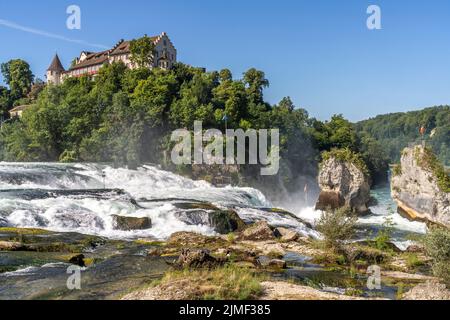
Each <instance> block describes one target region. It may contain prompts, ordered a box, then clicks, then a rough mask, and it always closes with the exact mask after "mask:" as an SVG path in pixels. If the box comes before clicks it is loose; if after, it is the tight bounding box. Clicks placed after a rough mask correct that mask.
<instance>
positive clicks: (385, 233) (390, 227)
mask: <svg viewBox="0 0 450 320" xmlns="http://www.w3.org/2000/svg"><path fill="white" fill-rule="evenodd" d="M393 232H394V223H393V221H392V218H389V217H388V218H386V219H385V221H384V223H383V226H382V228H381V229H380V230H379V231H378V234H377V236H376V237H375V238H374V239H373V240H374V241H375V247H376V248H377V249H378V250H390V249H391V246H390V242H391V241H392V233H393Z"/></svg>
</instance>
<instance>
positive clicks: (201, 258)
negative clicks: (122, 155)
mask: <svg viewBox="0 0 450 320" xmlns="http://www.w3.org/2000/svg"><path fill="white" fill-rule="evenodd" d="M0 244H1V246H0V265H1V270H0V272H1V273H0V277H1V278H2V281H1V283H2V284H1V285H0V298H1V299H16V298H17V299H119V298H123V299H208V298H214V297H215V298H224V299H333V300H335V299H336V300H341V299H379V298H384V299H386V298H388V299H396V298H401V297H402V295H403V294H404V293H405V292H406V291H408V290H409V289H411V288H413V287H414V286H415V285H417V284H420V283H425V282H426V281H429V280H430V279H434V278H432V277H431V274H430V270H429V267H428V266H427V260H426V257H424V256H422V255H421V254H419V255H418V257H419V258H418V259H419V260H420V261H421V262H422V264H421V267H420V268H416V267H413V266H412V265H411V264H410V263H408V259H409V256H408V254H409V253H402V252H395V251H390V252H382V251H380V250H377V249H376V248H374V247H372V246H370V244H352V245H348V246H346V247H345V250H343V251H342V252H340V253H335V252H331V251H329V250H328V249H327V248H324V247H323V246H322V245H321V243H320V241H317V240H313V239H311V238H308V237H304V236H301V235H300V234H295V232H294V234H293V233H292V232H288V230H283V229H279V228H273V227H271V226H270V225H268V224H267V223H264V222H262V223H256V224H254V225H251V226H249V227H247V228H246V229H244V230H242V231H237V232H236V233H233V234H229V235H222V236H213V237H208V236H203V235H200V234H196V233H189V232H179V233H175V234H173V235H172V236H171V237H170V238H169V239H168V240H167V241H164V242H157V241H154V240H152V239H140V240H134V241H122V240H120V241H119V240H109V239H106V238H102V237H93V236H86V235H82V234H77V233H55V232H49V231H45V230H38V229H14V228H1V229H0ZM375 261H378V262H379V265H380V267H381V268H382V270H383V271H384V272H385V273H384V274H383V275H382V289H381V290H378V291H377V290H376V291H370V290H368V289H367V287H366V281H367V276H368V274H367V267H368V266H369V265H371V264H373V263H374V262H375ZM70 265H78V266H80V267H82V272H81V290H69V289H67V287H66V281H67V277H68V275H67V272H66V270H67V268H68V267H69V266H70ZM389 272H390V274H389ZM227 279H229V280H227ZM434 281H436V280H434ZM31 282H32V283H33V286H32V287H30V286H29V285H27V284H28V283H31ZM417 292H423V289H421V290H419V291H417V290H416V291H415V293H414V294H415V296H417V294H418V293H417Z"/></svg>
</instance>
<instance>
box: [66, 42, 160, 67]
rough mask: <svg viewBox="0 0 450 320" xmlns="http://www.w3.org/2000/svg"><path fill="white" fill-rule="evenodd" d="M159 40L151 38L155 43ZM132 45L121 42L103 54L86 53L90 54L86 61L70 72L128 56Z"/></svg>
mask: <svg viewBox="0 0 450 320" xmlns="http://www.w3.org/2000/svg"><path fill="white" fill-rule="evenodd" d="M158 38H159V36H155V37H150V39H151V40H152V41H153V42H155V41H157V40H158ZM130 43H131V41H124V40H121V41H119V43H118V44H116V45H115V46H114V48H112V49H109V50H106V51H102V52H94V53H88V52H85V53H86V54H88V55H87V57H86V59H85V60H84V61H82V62H80V63H78V64H76V65H75V66H73V67H71V68H70V70H69V71H71V70H77V69H82V68H87V67H92V66H97V65H102V64H104V63H105V62H107V61H108V59H109V56H115V55H121V54H128V53H130Z"/></svg>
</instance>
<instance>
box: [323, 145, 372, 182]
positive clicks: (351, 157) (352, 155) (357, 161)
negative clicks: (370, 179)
mask: <svg viewBox="0 0 450 320" xmlns="http://www.w3.org/2000/svg"><path fill="white" fill-rule="evenodd" d="M331 158H336V159H338V160H341V161H345V162H349V163H352V164H354V165H355V166H356V167H357V168H358V169H359V170H361V171H362V172H363V173H364V174H365V175H366V176H368V175H369V169H368V168H367V165H366V163H365V162H364V160H363V158H362V156H361V155H360V154H359V153H356V152H353V151H352V150H350V149H349V148H344V149H336V148H335V149H331V151H324V152H323V153H322V164H323V163H324V162H325V161H327V160H329V159H331Z"/></svg>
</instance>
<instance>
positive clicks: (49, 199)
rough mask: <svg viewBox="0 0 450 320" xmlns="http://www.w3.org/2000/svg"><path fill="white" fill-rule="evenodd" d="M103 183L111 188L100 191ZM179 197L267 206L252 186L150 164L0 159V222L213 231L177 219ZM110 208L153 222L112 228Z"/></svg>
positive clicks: (131, 234)
mask: <svg viewBox="0 0 450 320" xmlns="http://www.w3.org/2000/svg"><path fill="white" fill-rule="evenodd" d="M105 188H107V190H111V191H107V190H105V191H104V192H102V191H101V190H103V189H105ZM114 190H123V191H124V192H125V193H126V194H125V195H124V194H123V193H121V192H119V191H114ZM179 201H196V202H198V201H201V202H208V203H213V204H214V205H216V206H218V207H225V208H234V207H238V208H241V209H240V210H246V208H248V210H252V208H258V207H264V208H266V207H271V204H270V202H269V201H268V200H267V199H266V197H265V196H264V195H263V194H262V193H261V192H260V191H258V190H256V189H252V188H236V187H231V186H228V187H225V188H216V187H214V186H212V185H211V184H209V183H207V182H205V181H193V180H191V179H187V178H184V177H181V176H179V175H176V174H173V173H171V172H167V171H163V170H160V169H158V168H156V167H153V166H143V167H141V168H139V169H138V170H128V169H114V168H112V167H110V166H105V165H100V164H73V165H66V164H53V163H26V164H23V163H0V225H2V224H3V225H8V226H16V227H35V228H45V229H48V230H52V231H61V232H63V231H64V232H68V231H74V232H80V233H86V234H95V235H102V236H106V237H110V238H136V237H153V238H157V239H165V238H167V237H169V236H170V235H171V234H172V233H174V232H178V231H194V232H200V233H202V234H207V235H212V234H214V230H213V229H212V228H211V227H209V226H207V225H189V224H187V223H185V222H183V221H181V220H180V219H179V218H178V217H177V214H179V212H180V209H178V208H177V207H176V206H174V203H175V202H179ZM113 215H119V216H129V217H138V218H142V217H148V218H150V219H151V221H152V228H150V229H147V230H135V231H120V230H115V228H114V225H113V217H112V216H113ZM243 215H244V213H243ZM253 219H255V220H270V219H272V220H275V218H274V217H272V216H271V213H267V212H259V213H255V214H254V215H253ZM285 220H289V219H287V218H285ZM291 220H292V221H290V222H289V221H287V222H286V223H285V224H286V225H292V226H293V227H295V228H297V229H298V230H299V231H303V232H304V233H305V234H308V233H310V232H311V230H308V229H307V228H306V227H304V226H302V225H301V223H299V222H298V221H295V219H291Z"/></svg>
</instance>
